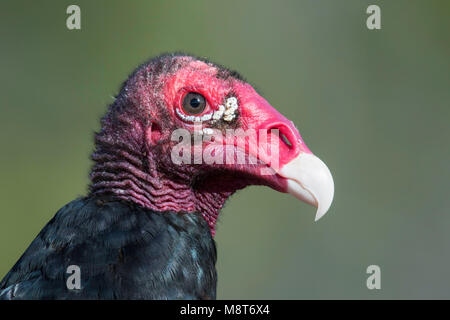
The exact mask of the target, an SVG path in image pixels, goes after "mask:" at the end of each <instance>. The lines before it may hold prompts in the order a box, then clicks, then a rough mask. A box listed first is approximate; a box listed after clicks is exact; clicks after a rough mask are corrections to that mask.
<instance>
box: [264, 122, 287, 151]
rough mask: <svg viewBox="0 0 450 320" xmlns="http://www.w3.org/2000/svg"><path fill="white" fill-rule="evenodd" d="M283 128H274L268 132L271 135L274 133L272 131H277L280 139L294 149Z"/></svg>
mask: <svg viewBox="0 0 450 320" xmlns="http://www.w3.org/2000/svg"><path fill="white" fill-rule="evenodd" d="M282 129H283V127H281V128H279V127H272V128H270V129H269V130H268V132H269V134H270V133H271V132H272V130H277V131H278V137H279V138H280V140H281V141H282V142H283V143H284V144H285V145H286V146H287V147H288V148H289V149H291V148H292V143H291V141H290V140H289V138H288V137H287V136H286V134H284V133H283V131H284V130H282Z"/></svg>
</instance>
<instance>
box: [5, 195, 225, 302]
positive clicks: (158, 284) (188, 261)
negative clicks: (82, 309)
mask: <svg viewBox="0 0 450 320" xmlns="http://www.w3.org/2000/svg"><path fill="white" fill-rule="evenodd" d="M199 257H201V259H199ZM215 262H216V248H215V243H214V240H213V239H212V237H211V233H210V232H209V227H208V224H207V223H206V221H205V220H204V219H203V217H202V216H201V214H193V213H190V214H180V213H174V212H154V211H152V210H150V209H146V208H143V207H141V206H138V205H135V204H133V203H131V202H125V201H120V200H114V199H105V198H96V197H87V198H80V199H77V200H75V201H72V202H70V203H69V204H67V205H66V206H64V207H63V208H62V209H60V210H59V211H58V212H57V213H56V215H55V217H54V218H53V219H52V220H51V221H50V222H49V223H48V224H47V225H46V226H45V227H44V229H43V230H42V231H41V232H40V233H39V235H38V236H37V237H36V239H35V240H34V241H33V242H32V243H31V245H30V247H29V248H28V249H27V250H26V251H25V253H24V254H23V255H22V257H21V258H20V260H19V261H18V262H17V263H16V265H15V266H14V267H13V268H12V270H11V271H10V272H9V273H8V274H7V275H6V276H5V278H4V279H3V280H2V282H1V283H0V299H214V298H215V295H216V270H215ZM70 265H77V266H79V267H80V270H81V289H80V290H76V289H74V290H71V289H68V288H67V285H66V281H67V278H68V277H69V276H70V274H68V273H67V272H66V271H67V267H68V266H70Z"/></svg>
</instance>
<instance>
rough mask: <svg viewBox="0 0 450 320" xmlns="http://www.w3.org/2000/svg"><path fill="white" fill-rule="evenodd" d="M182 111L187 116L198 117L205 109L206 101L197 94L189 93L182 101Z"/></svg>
mask: <svg viewBox="0 0 450 320" xmlns="http://www.w3.org/2000/svg"><path fill="white" fill-rule="evenodd" d="M182 107H183V110H184V112H185V113H186V114H189V115H199V114H201V113H202V112H203V111H204V110H205V108H206V99H205V97H204V96H202V95H201V94H199V93H197V92H189V93H188V94H186V95H185V96H184V99H183V105H182Z"/></svg>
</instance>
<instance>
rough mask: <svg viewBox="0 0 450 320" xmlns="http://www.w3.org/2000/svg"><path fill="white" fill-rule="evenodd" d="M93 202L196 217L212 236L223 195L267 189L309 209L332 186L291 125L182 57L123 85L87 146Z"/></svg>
mask: <svg viewBox="0 0 450 320" xmlns="http://www.w3.org/2000/svg"><path fill="white" fill-rule="evenodd" d="M92 159H93V161H94V165H93V168H92V171H91V174H90V178H91V185H90V193H91V194H92V195H113V196H115V197H118V198H120V199H123V200H127V201H132V202H134V203H136V204H138V205H141V206H144V207H146V208H150V209H152V210H156V211H160V212H164V211H174V212H187V213H190V212H200V213H201V214H202V215H203V217H204V218H205V220H206V221H207V222H208V224H209V226H210V229H211V233H212V235H214V233H215V226H216V221H217V217H218V215H219V211H220V209H221V208H222V206H223V205H224V203H225V201H226V200H227V198H228V197H230V195H232V194H233V193H234V192H235V191H236V190H239V189H242V188H244V187H246V186H249V185H266V186H269V187H270V188H273V189H274V190H277V191H280V192H286V193H290V194H292V195H293V196H295V197H296V198H298V199H300V200H302V201H305V202H307V203H309V204H311V205H313V206H315V207H317V213H316V220H317V219H319V218H320V217H322V216H323V215H324V214H325V213H326V212H327V210H328V209H329V207H330V205H331V202H332V200H333V194H334V184H333V178H332V176H331V174H330V171H329V170H328V168H327V166H326V165H325V164H324V163H323V162H322V161H321V160H320V159H319V158H318V157H316V156H315V155H313V154H312V152H311V151H310V150H309V149H308V147H307V146H306V144H305V143H304V141H303V139H302V137H301V136H300V133H299V132H298V130H297V129H296V127H295V126H294V124H293V123H292V122H291V121H289V120H288V119H287V118H285V117H284V116H283V115H281V114H280V113H279V112H278V111H277V110H276V109H274V108H273V107H272V106H271V105H270V104H269V103H268V102H267V101H266V100H265V99H264V98H263V97H261V96H260V95H259V94H258V93H257V92H256V91H255V89H254V88H253V87H252V86H251V85H250V84H248V83H247V82H246V81H245V80H244V79H243V78H242V77H241V76H240V75H239V74H238V73H237V72H234V71H230V70H228V69H226V68H224V67H222V66H220V65H217V64H213V63H211V62H209V61H207V60H204V59H199V58H196V57H193V56H189V55H184V54H166V55H162V56H159V57H157V58H154V59H152V60H150V61H149V62H147V63H145V64H143V65H141V66H140V67H138V68H137V69H136V71H135V72H134V73H132V74H131V76H130V77H129V78H128V80H126V81H125V83H124V84H123V85H122V88H121V90H120V92H119V94H118V95H117V97H116V99H115V101H114V102H113V103H112V104H111V105H110V106H109V109H108V111H107V113H106V115H105V116H104V117H103V118H102V127H101V130H100V131H99V132H98V133H97V134H96V137H95V151H94V153H93V154H92Z"/></svg>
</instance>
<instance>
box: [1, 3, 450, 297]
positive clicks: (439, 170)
mask: <svg viewBox="0 0 450 320" xmlns="http://www.w3.org/2000/svg"><path fill="white" fill-rule="evenodd" d="M70 4H78V5H79V6H80V7H81V17H82V29H81V30H79V31H69V30H67V28H66V18H67V15H66V8H67V6H68V5H70ZM369 4H378V5H379V6H380V7H381V22H382V29H381V30H378V31H370V30H368V29H367V28H366V22H365V21H366V18H367V14H366V8H367V6H368V5H369ZM449 16H450V2H449V1H376V0H373V1H362V0H355V1H332V0H330V1H324V0H322V1H314V0H309V1H120V2H119V1H99V0H97V1H16V0H14V1H13V0H2V1H1V3H0V93H1V94H0V108H1V109H0V179H1V184H0V277H3V275H4V274H5V273H6V272H7V271H8V270H9V269H10V268H11V267H12V265H13V264H14V263H15V262H16V261H17V259H18V258H19V257H20V255H21V254H22V253H23V251H24V250H25V249H26V247H27V246H28V245H29V243H30V242H31V241H32V239H33V238H34V237H35V236H36V234H37V233H38V232H39V231H40V229H41V228H42V227H43V226H44V225H45V224H46V222H47V221H48V220H49V219H50V218H51V217H52V216H53V215H54V213H55V212H56V211H57V210H58V209H59V208H60V207H61V206H63V205H64V204H66V203H67V202H69V201H71V200H72V199H74V198H75V197H77V196H79V195H83V194H85V192H86V186H87V183H88V171H89V167H90V160H89V154H90V152H91V150H92V148H93V143H92V136H93V132H94V130H97V129H98V128H99V117H100V116H101V115H102V114H103V112H104V111H105V108H106V106H107V105H108V104H109V103H111V102H112V96H113V95H115V94H116V93H117V90H118V87H119V85H120V83H121V82H122V81H123V80H124V79H125V78H126V77H127V75H128V74H129V73H130V72H131V71H132V70H133V69H134V68H135V67H136V66H137V65H138V64H140V63H142V62H143V61H145V60H146V59H147V58H149V57H151V56H154V55H157V54H160V53H162V52H167V51H175V50H176V51H180V50H181V51H187V52H190V53H193V54H197V55H200V56H206V57H209V58H211V59H212V60H213V61H217V62H219V63H222V64H224V65H228V66H230V67H232V68H234V69H236V70H238V71H240V72H241V73H242V74H243V75H244V76H245V77H246V78H247V79H249V81H251V82H252V83H253V84H255V85H256V87H257V88H258V89H259V91H260V92H262V94H263V95H264V96H265V98H266V99H267V100H268V101H269V102H270V103H271V104H272V105H273V106H275V107H276V108H278V110H279V111H281V112H282V113H283V114H285V115H286V116H287V117H288V118H290V119H291V120H293V121H294V122H295V123H296V124H297V126H298V128H299V130H300V132H301V134H302V135H303V138H304V139H305V141H306V143H307V144H308V145H309V147H310V148H311V150H312V151H313V152H314V153H315V154H317V155H318V156H319V157H321V158H322V159H323V160H324V161H325V162H326V163H327V164H328V166H329V168H330V170H331V172H332V173H333V176H334V179H335V186H336V194H335V201H334V204H333V206H332V207H331V209H330V212H329V213H328V214H327V215H326V216H325V217H324V218H323V219H321V220H320V221H319V222H317V223H314V222H313V221H314V213H315V210H314V209H313V208H312V207H309V206H307V205H305V204H303V203H300V202H299V201H297V200H296V199H294V198H293V197H291V196H288V195H285V194H281V193H277V192H275V191H273V190H270V189H268V188H263V187H251V188H248V189H246V190H243V191H241V192H239V193H238V194H236V195H235V196H233V197H232V199H231V200H230V201H229V202H228V203H227V205H226V207H225V209H224V210H223V212H222V214H221V219H220V222H219V225H218V232H217V236H216V240H217V246H218V255H219V257H218V273H219V283H218V298H221V299H226V298H236V299H241V298H252V299H260V298H261V299H270V298H275V299H284V298H285V299H304V298H307V299H309V298H319V299H321V298H342V299H347V298H357V299H358V298H364V299H366V298H367V299H379V298H386V299H391V298H393V299H397V298H450V279H449V278H448V271H449V267H450V233H449V230H450V216H449V209H450V202H449V184H448V181H449V176H450V172H449V160H450V152H449V136H450V130H449V120H450V41H449V31H450V19H449ZM371 264H376V265H379V266H380V267H381V274H382V275H381V286H382V289H381V290H368V289H367V288H366V278H367V276H368V275H367V274H366V268H367V266H368V265H371Z"/></svg>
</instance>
